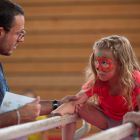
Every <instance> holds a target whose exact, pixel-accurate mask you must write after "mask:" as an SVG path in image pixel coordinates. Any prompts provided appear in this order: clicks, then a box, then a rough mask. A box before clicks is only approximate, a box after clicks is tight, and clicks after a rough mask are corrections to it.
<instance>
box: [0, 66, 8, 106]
mask: <svg viewBox="0 0 140 140" xmlns="http://www.w3.org/2000/svg"><path fill="white" fill-rule="evenodd" d="M6 91H8V92H10V89H9V87H8V85H7V83H6V79H5V77H4V72H3V68H2V65H1V63H0V106H1V103H2V100H3V98H4V95H5V92H6Z"/></svg>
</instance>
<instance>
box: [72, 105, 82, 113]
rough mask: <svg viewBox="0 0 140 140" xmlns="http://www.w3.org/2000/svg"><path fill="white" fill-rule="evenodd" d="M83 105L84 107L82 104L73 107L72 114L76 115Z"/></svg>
mask: <svg viewBox="0 0 140 140" xmlns="http://www.w3.org/2000/svg"><path fill="white" fill-rule="evenodd" d="M83 105H84V103H83V104H78V105H76V106H75V110H74V113H78V112H79V111H80V110H81V108H82V107H83Z"/></svg>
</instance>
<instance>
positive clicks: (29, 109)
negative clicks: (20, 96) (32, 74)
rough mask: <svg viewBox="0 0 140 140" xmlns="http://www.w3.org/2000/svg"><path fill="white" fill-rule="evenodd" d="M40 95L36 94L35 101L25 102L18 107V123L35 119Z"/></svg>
mask: <svg viewBox="0 0 140 140" xmlns="http://www.w3.org/2000/svg"><path fill="white" fill-rule="evenodd" d="M39 102H40V97H39V96H38V97H37V98H36V100H35V101H33V102H31V103H27V104H26V105H24V106H22V107H20V108H19V109H18V111H19V114H20V123H26V122H32V121H37V117H38V116H39V114H40V108H41V105H40V104H39Z"/></svg>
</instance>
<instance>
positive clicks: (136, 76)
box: [132, 70, 140, 80]
mask: <svg viewBox="0 0 140 140" xmlns="http://www.w3.org/2000/svg"><path fill="white" fill-rule="evenodd" d="M132 73H133V79H134V80H136V79H137V78H140V72H139V71H137V70H133V71H132Z"/></svg>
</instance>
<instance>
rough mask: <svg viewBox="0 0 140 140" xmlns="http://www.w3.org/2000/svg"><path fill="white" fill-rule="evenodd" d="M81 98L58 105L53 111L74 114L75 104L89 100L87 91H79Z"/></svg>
mask: <svg viewBox="0 0 140 140" xmlns="http://www.w3.org/2000/svg"><path fill="white" fill-rule="evenodd" d="M77 95H78V96H79V97H80V98H79V99H78V100H76V101H70V102H67V103H65V104H62V105H61V106H60V107H58V108H57V109H56V110H54V111H52V113H61V114H73V113H74V109H75V106H76V105H77V104H81V103H84V102H85V101H87V100H88V96H87V94H86V93H85V92H82V91H81V92H79V93H78V94H77Z"/></svg>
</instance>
